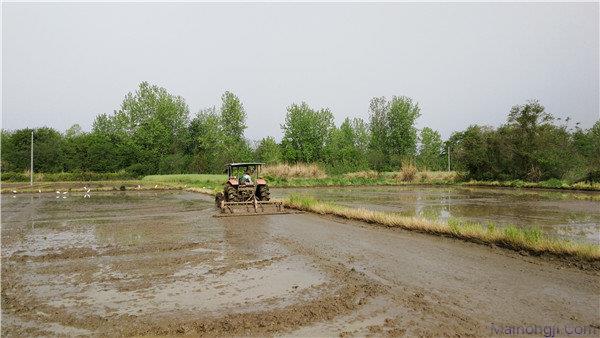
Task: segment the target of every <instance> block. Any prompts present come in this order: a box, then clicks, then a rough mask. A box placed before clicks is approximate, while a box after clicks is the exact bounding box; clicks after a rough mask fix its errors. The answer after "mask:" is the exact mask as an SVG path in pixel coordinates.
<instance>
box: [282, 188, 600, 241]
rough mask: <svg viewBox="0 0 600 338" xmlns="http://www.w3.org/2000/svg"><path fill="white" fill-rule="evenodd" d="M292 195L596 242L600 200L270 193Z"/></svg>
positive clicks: (470, 191)
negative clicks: (530, 229)
mask: <svg viewBox="0 0 600 338" xmlns="http://www.w3.org/2000/svg"><path fill="white" fill-rule="evenodd" d="M292 193H296V194H300V195H305V196H312V197H315V198H318V199H321V200H323V201H329V202H335V203H337V204H341V205H346V206H350V207H362V208H367V209H371V210H378V211H387V212H395V213H399V214H402V215H405V216H420V217H425V218H429V219H434V220H442V221H446V220H448V219H449V218H450V217H453V218H458V219H461V220H467V221H475V222H480V223H488V222H493V223H495V224H498V225H500V226H502V225H507V224H514V225H517V226H522V227H530V226H535V227H539V228H541V229H542V230H544V231H545V232H546V233H548V234H550V235H552V236H557V237H562V238H567V239H573V240H579V241H591V242H595V243H600V201H598V199H597V198H590V197H597V196H600V193H597V192H594V193H577V194H576V195H575V194H573V193H564V192H555V191H533V190H517V189H498V188H470V187H469V188H467V187H419V186H411V187H407V186H401V187H335V188H286V189H273V192H272V196H273V197H276V198H281V197H285V196H288V195H290V194H292ZM577 197H579V198H577ZM594 199H595V200H594Z"/></svg>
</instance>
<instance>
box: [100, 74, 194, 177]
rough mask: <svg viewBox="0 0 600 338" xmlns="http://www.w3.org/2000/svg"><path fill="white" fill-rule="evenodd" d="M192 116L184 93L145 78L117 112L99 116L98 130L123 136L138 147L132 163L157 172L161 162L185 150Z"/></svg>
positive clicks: (129, 94) (142, 170) (131, 144)
mask: <svg viewBox="0 0 600 338" xmlns="http://www.w3.org/2000/svg"><path fill="white" fill-rule="evenodd" d="M188 116H189V109H188V106H187V104H186V103H185V100H184V99H183V98H182V97H180V96H175V95H172V94H170V93H169V92H167V90H166V89H165V88H162V87H159V86H155V85H150V84H149V83H148V82H142V83H140V85H139V87H138V89H137V90H136V91H135V92H133V93H128V94H127V95H126V96H125V99H124V100H123V103H122V104H121V109H119V110H118V111H117V112H115V113H114V115H113V116H106V115H100V116H98V118H97V119H96V121H95V123H94V130H95V131H98V132H101V133H103V134H104V135H107V134H108V135H111V136H117V137H121V138H123V139H124V143H125V144H128V145H129V146H130V147H131V149H132V150H135V152H134V154H133V157H132V161H131V163H130V165H136V166H137V167H138V168H139V169H137V170H139V171H140V172H143V173H146V174H150V173H157V172H158V170H159V164H160V163H161V162H164V161H165V160H166V159H169V158H172V155H177V154H180V153H182V152H183V150H184V148H185V146H186V144H185V141H186V140H187V139H188V137H187V135H186V133H187V126H188Z"/></svg>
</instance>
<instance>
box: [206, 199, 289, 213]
mask: <svg viewBox="0 0 600 338" xmlns="http://www.w3.org/2000/svg"><path fill="white" fill-rule="evenodd" d="M269 206H273V207H274V210H272V208H269ZM240 208H241V209H242V212H240ZM269 209H271V210H272V211H271V210H269ZM220 210H221V213H220V214H217V215H214V216H215V217H228V216H258V215H280V214H291V213H294V212H291V211H289V210H286V209H285V207H284V206H283V202H280V201H259V200H256V199H254V200H252V201H246V202H225V201H223V202H221V206H220Z"/></svg>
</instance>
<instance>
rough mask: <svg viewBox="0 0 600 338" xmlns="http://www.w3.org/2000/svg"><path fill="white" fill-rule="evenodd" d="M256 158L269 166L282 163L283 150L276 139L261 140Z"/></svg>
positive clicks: (266, 138)
mask: <svg viewBox="0 0 600 338" xmlns="http://www.w3.org/2000/svg"><path fill="white" fill-rule="evenodd" d="M255 154H256V155H255V156H256V158H257V159H258V160H259V161H261V162H264V163H267V164H274V163H280V162H281V149H280V147H279V144H277V141H275V138H273V137H271V136H268V137H265V138H263V139H262V140H260V143H259V144H258V147H256V151H255Z"/></svg>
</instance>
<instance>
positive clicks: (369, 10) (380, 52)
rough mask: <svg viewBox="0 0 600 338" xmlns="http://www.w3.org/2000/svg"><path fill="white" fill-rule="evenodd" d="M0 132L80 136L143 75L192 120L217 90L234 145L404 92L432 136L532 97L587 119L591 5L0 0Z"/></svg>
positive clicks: (595, 74) (592, 51) (594, 56)
mask: <svg viewBox="0 0 600 338" xmlns="http://www.w3.org/2000/svg"><path fill="white" fill-rule="evenodd" d="M2 9H3V13H2V47H3V48H2V67H3V69H2V127H3V128H5V129H16V128H23V127H37V126H43V125H46V126H51V127H54V128H56V129H58V130H61V131H64V130H65V129H66V128H68V127H69V126H70V125H72V124H74V123H79V124H81V125H82V127H83V128H84V129H86V130H89V128H90V127H91V124H92V121H93V119H94V117H95V116H96V115H97V114H99V113H105V112H108V113H110V112H112V111H113V110H115V109H118V108H119V106H120V103H121V101H122V99H123V97H124V95H125V94H126V93H127V92H128V91H132V90H135V88H136V87H137V84H138V83H139V82H141V81H144V80H145V81H149V82H151V83H154V84H158V85H161V86H164V87H165V88H167V89H168V90H169V91H170V92H171V93H173V94H178V95H181V96H183V97H184V98H185V99H186V101H187V103H188V105H189V106H190V110H191V113H192V114H194V113H195V112H197V111H198V110H199V109H201V108H205V107H208V106H213V105H218V104H219V103H220V95H221V94H222V93H223V92H224V91H225V90H230V91H232V92H234V93H235V94H237V95H238V96H239V97H240V98H241V100H242V101H243V103H244V105H245V107H246V111H247V113H248V125H249V128H248V130H247V131H246V135H247V136H248V137H249V138H250V139H259V138H261V137H263V136H267V135H274V136H276V137H277V138H278V139H279V138H280V136H281V130H280V128H279V125H280V124H281V123H283V120H284V116H285V109H286V106H288V105H290V104H291V103H294V102H300V101H306V102H307V103H308V104H310V105H311V106H313V107H315V108H321V107H328V108H330V109H331V110H332V112H333V113H334V115H335V117H336V121H337V123H338V124H339V123H340V122H341V120H342V119H343V118H344V117H346V116H349V117H363V118H365V119H367V118H368V110H367V109H368V104H369V100H370V99H371V98H372V97H373V96H382V95H385V96H391V95H407V96H410V97H412V98H413V99H414V100H416V101H418V102H419V103H420V105H421V107H422V117H421V118H420V119H419V122H418V125H419V127H423V126H430V127H432V128H434V129H437V130H439V131H440V132H442V135H443V136H444V137H448V136H449V135H450V133H451V132H452V131H456V130H462V129H464V128H465V127H467V126H468V125H469V124H474V123H477V124H489V125H499V124H500V123H502V122H504V121H505V119H506V114H507V112H508V111H509V109H510V107H511V106H512V105H515V104H521V103H524V102H525V101H526V100H528V99H530V98H537V99H539V100H540V101H541V102H542V104H544V105H545V106H546V108H547V110H548V111H549V112H551V113H553V114H554V115H556V116H561V117H565V116H570V117H571V118H572V119H573V120H575V121H579V122H581V123H582V125H583V126H584V127H589V126H591V125H592V124H593V123H594V122H595V121H597V120H598V117H599V96H600V87H599V71H600V69H599V6H598V3H581V4H564V3H527V4H498V3H469V4H465V3H454V4H434V3H428V4H409V3H402V4H393V3H380V4H360V3H337V4H306V3H305V4H274V3H267V4H265V3H262V4H232V3H229V4H207V3H202V4H198V3H196V4H190V3H186V4H182V3H180V4H159V3H144V4H131V3H130V4H65V3H63V4H56V3H55V4H39V3H38V4H14V3H9V4H7V3H4V4H3V5H2Z"/></svg>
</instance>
